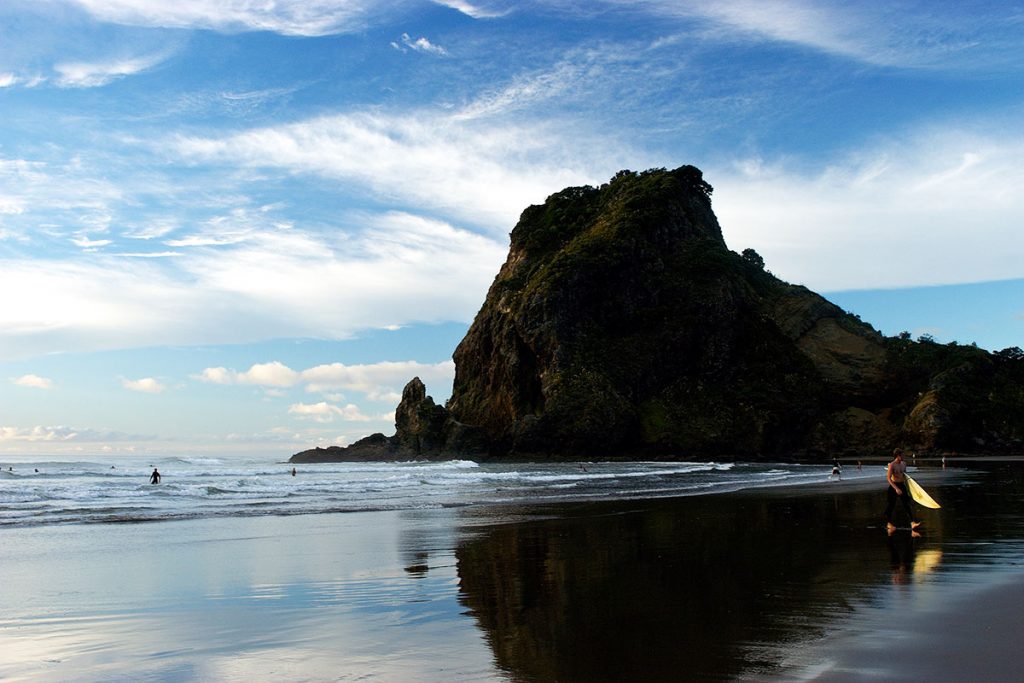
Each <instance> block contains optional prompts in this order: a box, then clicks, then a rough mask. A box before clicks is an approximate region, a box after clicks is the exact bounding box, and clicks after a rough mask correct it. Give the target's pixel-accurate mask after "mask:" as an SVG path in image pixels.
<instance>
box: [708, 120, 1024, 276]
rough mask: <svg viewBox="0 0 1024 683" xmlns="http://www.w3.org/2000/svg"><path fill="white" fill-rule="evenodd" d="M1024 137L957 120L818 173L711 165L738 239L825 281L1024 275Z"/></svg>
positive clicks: (721, 211) (778, 263)
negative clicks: (965, 126) (963, 125)
mask: <svg viewBox="0 0 1024 683" xmlns="http://www.w3.org/2000/svg"><path fill="white" fill-rule="evenodd" d="M1022 157H1024V143H1022V142H1021V141H1020V138H1019V137H1017V136H1016V135H1015V134H1013V133H1012V132H1011V133H1006V134H1005V135H1003V136H999V135H992V134H977V133H973V132H969V131H964V130H957V129H950V128H941V129H939V128H934V129H930V130H925V131H920V132H918V133H916V134H912V135H909V136H907V137H906V138H902V139H898V140H890V141H881V142H876V143H874V144H872V145H871V146H869V147H867V148H865V149H863V150H860V151H859V152H857V153H854V154H850V155H849V156H848V157H846V158H844V159H840V160H838V161H836V162H835V163H833V164H832V165H831V166H829V167H827V168H823V169H821V170H819V171H817V172H810V173H809V172H806V171H797V170H793V169H791V168H789V167H787V166H786V165H785V164H784V163H778V164H766V163H764V162H762V161H760V160H752V161H747V162H745V163H742V164H738V165H737V166H736V167H735V168H733V169H724V168H723V169H718V170H712V169H706V170H705V177H706V178H708V179H709V181H710V182H711V184H712V185H714V186H715V196H714V206H715V212H716V214H717V215H718V218H719V221H720V223H721V225H722V227H723V231H724V232H725V236H726V238H727V241H728V242H729V245H730V247H731V248H733V249H734V250H737V251H739V250H741V249H744V248H746V247H753V248H755V249H756V250H757V251H758V252H760V253H761V255H762V256H764V257H765V261H766V262H767V267H768V268H769V269H770V270H772V271H773V272H774V273H776V274H777V275H779V276H780V277H782V278H783V279H785V280H789V281H794V282H800V283H803V284H806V285H807V286H809V287H811V288H812V289H816V290H819V291H828V290H842V289H874V288H888V287H911V286H922V285H933V284H956V283H967V282H980V281H989V280H1003V279H1014V278H1020V277H1024V265H1022V264H1024V237H1022V233H1021V230H1020V217H1021V216H1022V215H1024V195H1022V194H1021V193H1020V192H1019V188H1020V187H1021V186H1022V185H1024V167H1022V166H1021V165H1020V159H1021V158H1022Z"/></svg>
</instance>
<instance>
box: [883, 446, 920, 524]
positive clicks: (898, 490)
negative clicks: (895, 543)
mask: <svg viewBox="0 0 1024 683" xmlns="http://www.w3.org/2000/svg"><path fill="white" fill-rule="evenodd" d="M892 455H893V458H892V462H891V463H889V467H888V468H886V471H885V479H886V481H888V482H889V488H888V490H887V494H888V504H887V505H886V506H885V522H886V525H885V526H886V528H888V529H889V530H890V531H892V530H893V529H895V528H896V525H894V524H893V523H892V513H893V511H894V510H895V509H896V501H897V500H899V501H900V503H901V504H902V505H903V510H904V511H905V512H906V513H907V518H908V519H909V520H910V528H911V529H916V528H917V527H919V526H921V523H920V522H917V521H914V511H913V510H912V509H911V507H910V492H909V491H907V487H906V480H907V463H905V462H903V449H902V448H896V449H894V450H893V452H892Z"/></svg>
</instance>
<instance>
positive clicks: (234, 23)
mask: <svg viewBox="0 0 1024 683" xmlns="http://www.w3.org/2000/svg"><path fill="white" fill-rule="evenodd" d="M68 1H69V2H73V3H74V4H77V5H79V6H80V7H82V8H83V9H85V10H86V11H88V12H89V13H90V14H92V15H93V16H95V17H96V18H97V19H100V20H102V21H109V22H114V23H119V24H128V25H133V26H161V27H168V28H209V29H215V30H218V31H274V32H277V33H283V34H285V35H296V36H321V35H329V34H333V33H345V32H350V31H356V30H360V29H361V28H363V27H364V25H365V21H366V17H367V15H368V14H369V13H370V10H371V9H372V8H373V7H374V5H373V3H371V2H369V1H368V0H274V1H273V2H253V1H252V0H179V1H177V2H166V1H165V0H68Z"/></svg>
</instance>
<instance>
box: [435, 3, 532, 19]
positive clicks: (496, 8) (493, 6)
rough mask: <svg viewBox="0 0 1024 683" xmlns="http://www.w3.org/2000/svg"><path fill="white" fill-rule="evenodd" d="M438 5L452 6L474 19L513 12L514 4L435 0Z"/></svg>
mask: <svg viewBox="0 0 1024 683" xmlns="http://www.w3.org/2000/svg"><path fill="white" fill-rule="evenodd" d="M433 2H435V3H437V4H438V5H443V6H445V7H451V8H452V9H453V10H457V11H459V12H462V13H463V14H465V15H466V16H468V17H473V18H474V19H496V18H498V17H503V16H505V15H507V14H510V13H511V12H512V7H513V6H512V5H510V4H509V3H506V2H501V3H495V2H466V0H433Z"/></svg>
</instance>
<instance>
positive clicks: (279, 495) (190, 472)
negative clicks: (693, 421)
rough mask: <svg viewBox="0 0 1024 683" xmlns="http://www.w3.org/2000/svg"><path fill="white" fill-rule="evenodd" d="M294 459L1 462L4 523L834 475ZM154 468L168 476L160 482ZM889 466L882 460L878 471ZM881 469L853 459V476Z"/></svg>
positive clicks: (697, 486)
mask: <svg viewBox="0 0 1024 683" xmlns="http://www.w3.org/2000/svg"><path fill="white" fill-rule="evenodd" d="M294 467H295V468H296V470H297V471H296V474H295V475H293V474H292V468H293V465H292V464H290V463H286V462H280V461H275V460H274V459H271V458H265V457H264V458H259V457H244V456H224V457H153V456H127V457H125V456H118V457H109V458H102V457H95V458H85V459H81V460H72V459H46V458H38V457H36V458H32V459H28V458H20V459H19V458H11V457H8V458H4V459H0V526H34V525H46V524H65V523H110V522H143V521H157V520H172V519H192V518H206V517H223V516H257V515H294V514H311V513H328V512H357V511H370V510H410V509H424V508H442V507H458V506H469V505H478V504H506V503H512V504H515V503H526V502H570V501H576V500H579V501H587V500H605V499H613V498H619V499H631V498H652V497H654V498H656V497H665V496H681V495H695V494H703V493H717V492H725V491H733V490H739V489H744V488H751V487H761V486H779V485H794V484H802V483H809V482H821V481H825V480H826V479H828V475H829V473H830V472H831V468H830V467H827V466H823V465H801V464H748V463H720V462H571V463H570V462H559V463H501V464H493V463H477V462H474V461H471V460H449V461H441V462H427V461H410V462H374V463H323V464H302V465H295V466H294ZM154 468H157V469H159V471H160V473H161V475H162V480H161V483H160V484H157V485H153V484H150V483H149V479H150V475H151V473H152V471H153V469H154ZM875 469H877V468H875ZM867 476H873V477H876V478H878V477H879V475H878V473H877V472H873V473H871V474H868V473H867V472H866V471H864V472H861V471H857V470H856V469H854V468H852V467H850V468H847V471H846V472H844V478H847V479H850V478H858V477H867Z"/></svg>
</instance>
